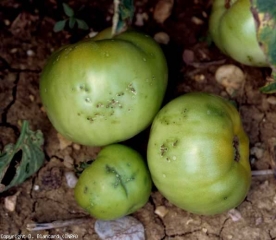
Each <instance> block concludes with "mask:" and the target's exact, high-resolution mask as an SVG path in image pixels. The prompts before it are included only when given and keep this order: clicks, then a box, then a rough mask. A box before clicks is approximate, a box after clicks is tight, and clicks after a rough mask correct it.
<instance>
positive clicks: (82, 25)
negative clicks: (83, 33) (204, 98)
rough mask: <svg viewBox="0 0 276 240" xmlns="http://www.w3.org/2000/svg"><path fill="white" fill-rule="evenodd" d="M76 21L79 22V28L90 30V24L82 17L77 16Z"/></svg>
mask: <svg viewBox="0 0 276 240" xmlns="http://www.w3.org/2000/svg"><path fill="white" fill-rule="evenodd" d="M76 21H77V23H78V28H79V29H82V30H88V29H89V26H88V25H87V23H86V22H85V21H83V20H81V19H77V18H76Z"/></svg>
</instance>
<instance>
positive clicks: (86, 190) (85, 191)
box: [83, 186, 88, 194]
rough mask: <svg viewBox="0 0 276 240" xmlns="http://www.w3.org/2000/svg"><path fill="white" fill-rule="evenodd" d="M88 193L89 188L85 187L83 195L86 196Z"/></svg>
mask: <svg viewBox="0 0 276 240" xmlns="http://www.w3.org/2000/svg"><path fill="white" fill-rule="evenodd" d="M87 192H88V187H87V186H85V187H84V189H83V193H84V194H86V193H87Z"/></svg>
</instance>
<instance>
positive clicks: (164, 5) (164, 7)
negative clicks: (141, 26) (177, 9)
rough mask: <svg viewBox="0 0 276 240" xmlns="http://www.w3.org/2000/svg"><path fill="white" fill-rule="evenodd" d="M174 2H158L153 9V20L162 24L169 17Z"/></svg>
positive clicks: (160, 0)
mask: <svg viewBox="0 0 276 240" xmlns="http://www.w3.org/2000/svg"><path fill="white" fill-rule="evenodd" d="M173 4H174V1H173V0H159V1H158V2H157V4H156V6H155V8H154V12H153V18H154V19H155V21H156V22H158V23H163V22H165V21H166V19H167V18H168V17H169V16H170V15H171V12H172V8H173Z"/></svg>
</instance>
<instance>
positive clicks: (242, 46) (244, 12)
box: [209, 0, 268, 67]
mask: <svg viewBox="0 0 276 240" xmlns="http://www.w3.org/2000/svg"><path fill="white" fill-rule="evenodd" d="M209 31H210V34H211V37H212V39H213V41H214V42H215V44H216V46H217V47H218V48H219V49H220V50H221V51H222V52H223V53H224V54H226V55H228V56H230V57H231V58H233V59H234V60H236V61H238V62H240V63H243V64H245V65H249V66H256V67H265V66H268V63H267V61H266V57H265V54H264V53H263V51H262V50H261V48H260V46H259V44H258V41H257V32H256V26H255V22H254V18H253V15H252V13H251V11H250V0H232V1H227V0H214V1H213V8H212V11H211V15H210V21H209Z"/></svg>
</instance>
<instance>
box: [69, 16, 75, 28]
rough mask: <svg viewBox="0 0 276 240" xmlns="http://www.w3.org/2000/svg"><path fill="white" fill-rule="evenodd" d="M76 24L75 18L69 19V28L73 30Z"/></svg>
mask: <svg viewBox="0 0 276 240" xmlns="http://www.w3.org/2000/svg"><path fill="white" fill-rule="evenodd" d="M75 23H76V19H75V18H74V17H72V18H70V19H69V28H71V29H73V27H74V26H75Z"/></svg>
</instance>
